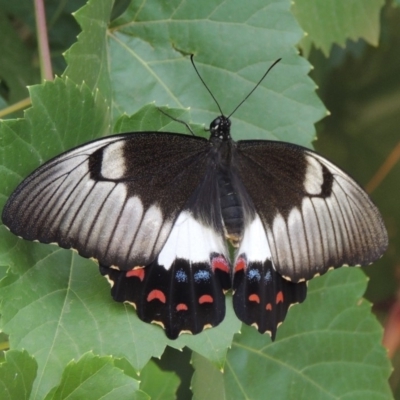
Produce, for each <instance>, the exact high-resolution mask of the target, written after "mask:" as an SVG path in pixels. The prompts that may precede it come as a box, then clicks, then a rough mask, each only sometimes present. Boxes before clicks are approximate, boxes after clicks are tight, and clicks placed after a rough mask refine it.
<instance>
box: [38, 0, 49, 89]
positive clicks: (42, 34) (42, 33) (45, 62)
mask: <svg viewBox="0 0 400 400" xmlns="http://www.w3.org/2000/svg"><path fill="white" fill-rule="evenodd" d="M35 16H36V30H37V38H38V45H39V60H40V72H41V77H42V81H43V80H48V81H52V80H53V69H52V66H51V60H50V50H49V40H48V36H47V26H46V13H45V9H44V0H35Z"/></svg>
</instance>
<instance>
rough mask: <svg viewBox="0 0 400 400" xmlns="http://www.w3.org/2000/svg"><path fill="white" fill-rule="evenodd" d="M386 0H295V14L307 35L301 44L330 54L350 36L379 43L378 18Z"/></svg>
mask: <svg viewBox="0 0 400 400" xmlns="http://www.w3.org/2000/svg"><path fill="white" fill-rule="evenodd" d="M384 4H385V1H384V0H352V1H351V2H350V1H348V0H296V1H295V3H294V6H293V13H294V15H295V16H296V18H297V20H298V21H299V23H300V25H301V27H302V28H303V29H304V31H305V32H306V36H305V37H304V38H303V40H302V41H301V47H302V48H303V50H304V51H305V53H306V54H308V53H309V51H310V48H311V45H312V44H314V46H315V47H316V48H318V49H321V50H322V51H323V53H324V54H325V55H328V54H329V52H330V50H331V47H332V45H333V44H338V45H340V46H342V47H344V45H345V43H346V41H347V40H348V39H351V40H355V41H356V40H358V39H360V38H361V39H364V40H365V41H367V42H368V43H370V44H372V45H374V46H377V45H378V40H379V28H380V23H379V17H380V11H381V8H382V6H383V5H384Z"/></svg>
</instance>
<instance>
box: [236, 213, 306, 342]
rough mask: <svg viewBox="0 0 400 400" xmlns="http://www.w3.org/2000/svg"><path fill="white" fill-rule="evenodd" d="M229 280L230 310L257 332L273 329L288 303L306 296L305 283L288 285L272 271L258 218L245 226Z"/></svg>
mask: <svg viewBox="0 0 400 400" xmlns="http://www.w3.org/2000/svg"><path fill="white" fill-rule="evenodd" d="M237 254H238V255H237V257H236V261H235V266H234V277H233V307H234V310H235V313H236V315H237V316H238V318H239V319H240V320H241V321H243V322H244V323H246V324H248V325H252V326H255V327H256V328H257V329H258V331H259V332H260V333H265V332H269V333H270V335H271V338H272V339H273V340H274V339H275V335H276V330H277V328H278V326H279V324H280V323H282V322H283V320H284V319H285V317H286V314H287V311H288V309H289V307H290V306H291V305H292V304H295V303H301V302H303V301H304V300H305V298H306V294H307V285H306V283H305V282H300V283H294V282H290V281H288V280H286V279H284V278H282V276H281V275H280V274H279V273H278V272H276V271H275V268H274V266H273V261H272V254H271V251H270V248H269V244H268V240H267V235H266V233H265V229H264V227H263V225H262V222H261V220H260V218H259V216H258V215H257V214H256V215H255V217H254V219H253V220H252V221H251V222H249V223H248V224H247V226H246V227H245V230H244V236H243V239H242V241H241V244H240V248H239V250H238V253H237Z"/></svg>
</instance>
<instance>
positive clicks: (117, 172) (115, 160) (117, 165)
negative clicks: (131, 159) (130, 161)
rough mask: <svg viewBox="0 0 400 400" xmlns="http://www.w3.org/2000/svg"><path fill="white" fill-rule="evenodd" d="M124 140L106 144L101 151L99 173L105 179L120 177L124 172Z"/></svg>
mask: <svg viewBox="0 0 400 400" xmlns="http://www.w3.org/2000/svg"><path fill="white" fill-rule="evenodd" d="M124 147H125V141H124V140H123V141H122V140H120V141H117V142H115V143H112V144H110V145H108V146H107V147H106V148H105V149H104V151H103V160H102V163H101V165H102V168H101V174H102V175H103V176H104V178H106V179H122V178H123V177H124V176H125V173H126V164H125V157H124Z"/></svg>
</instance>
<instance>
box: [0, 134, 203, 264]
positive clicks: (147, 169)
mask: <svg viewBox="0 0 400 400" xmlns="http://www.w3.org/2000/svg"><path fill="white" fill-rule="evenodd" d="M208 149H209V143H208V141H207V140H205V139H201V138H194V137H191V136H184V135H176V134H175V135H174V134H171V135H165V134H159V133H140V134H133V135H117V136H112V137H109V138H105V139H101V140H99V141H95V142H92V143H89V144H87V145H85V146H82V147H78V148H77V149H74V150H72V151H69V152H67V153H64V154H63V155H61V156H59V157H56V158H55V159H53V160H52V161H50V162H48V163H46V164H44V165H43V166H42V167H40V168H39V169H37V170H36V171H35V172H34V173H33V174H32V175H30V176H29V177H28V178H27V179H26V180H25V181H24V182H23V183H22V184H21V185H20V186H19V187H18V188H17V190H16V191H15V192H14V193H13V194H12V196H11V197H10V199H9V201H8V203H7V204H6V206H5V208H4V211H3V221H4V223H5V225H7V226H8V227H9V228H10V230H11V231H12V232H13V233H15V234H16V235H18V236H21V237H22V238H24V239H29V240H39V241H41V242H43V243H52V242H56V243H58V244H59V245H60V246H61V247H65V248H75V249H77V250H78V252H79V253H80V254H81V255H82V256H84V257H94V258H96V259H98V260H99V262H100V263H102V264H105V265H117V266H118V267H119V268H120V269H125V270H129V269H131V268H133V267H134V266H136V265H146V264H148V263H149V262H151V261H153V260H154V258H155V257H156V256H157V255H158V253H159V252H160V250H161V248H162V246H163V244H164V242H165V241H166V240H167V238H168V235H169V232H170V231H171V229H172V226H173V223H174V221H175V219H176V218H177V215H178V213H179V211H180V210H181V209H182V208H183V206H184V205H185V203H186V202H187V201H188V199H189V197H190V196H191V194H192V193H193V192H194V190H195V189H196V187H198V186H199V183H200V182H201V180H202V179H204V174H205V171H206V160H207V157H206V152H207V150H208Z"/></svg>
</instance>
